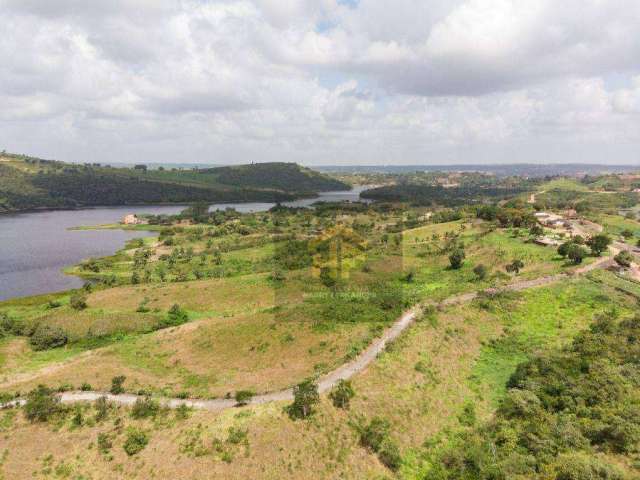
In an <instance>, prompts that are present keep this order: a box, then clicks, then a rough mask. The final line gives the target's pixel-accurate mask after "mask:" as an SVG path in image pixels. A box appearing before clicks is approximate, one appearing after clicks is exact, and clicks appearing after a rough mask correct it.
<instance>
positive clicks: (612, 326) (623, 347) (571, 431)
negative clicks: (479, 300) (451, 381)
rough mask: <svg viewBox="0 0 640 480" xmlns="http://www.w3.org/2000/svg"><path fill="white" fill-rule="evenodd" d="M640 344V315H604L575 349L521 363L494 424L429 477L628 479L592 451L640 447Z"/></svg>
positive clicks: (465, 438) (465, 439) (460, 443)
mask: <svg viewBox="0 0 640 480" xmlns="http://www.w3.org/2000/svg"><path fill="white" fill-rule="evenodd" d="M638 339H640V317H636V318H632V319H626V320H622V321H620V322H616V320H615V319H614V318H613V316H612V315H611V314H607V315H602V316H600V317H598V318H597V319H596V320H595V321H594V323H593V324H592V326H591V328H590V329H589V330H587V331H585V332H582V333H581V334H580V335H578V336H577V337H576V339H575V340H574V341H573V343H572V344H571V345H570V346H569V347H567V348H565V349H563V350H559V351H554V352H549V353H543V354H540V355H538V356H536V357H534V358H533V359H531V360H529V361H527V362H526V363H523V364H521V365H519V366H518V368H517V369H516V372H515V373H514V374H513V375H512V376H511V378H510V379H509V381H508V385H507V386H508V388H510V390H509V392H508V395H507V397H506V398H505V399H504V401H503V402H502V404H501V405H500V407H499V409H498V411H497V413H496V415H495V418H494V419H493V420H492V421H490V422H489V423H487V424H484V425H481V426H479V427H476V428H474V429H472V430H470V431H468V432H466V433H464V434H463V435H462V436H460V437H459V439H458V440H456V441H455V442H454V445H453V446H452V447H451V448H449V449H447V450H446V451H445V452H443V453H441V454H440V458H439V460H438V461H437V462H435V463H434V468H433V470H432V471H431V472H430V475H429V476H428V478H438V479H483V478H496V479H497V478H503V479H507V478H553V479H592V478H598V479H600V478H602V479H622V478H623V476H622V475H621V474H620V472H619V471H618V469H617V468H616V467H614V466H613V465H610V464H607V463H606V462H605V461H600V460H596V458H595V457H594V456H593V453H594V452H605V453H608V452H610V453H613V454H618V455H631V454H632V453H633V452H636V451H637V449H638V447H640V414H639V412H640V389H639V388H638V387H639V386H640V366H639V365H638V362H637V359H638V358H640V357H639V356H640V341H638ZM539 472H550V473H551V475H550V476H548V477H546V476H545V477H538V476H537V474H538V473H539Z"/></svg>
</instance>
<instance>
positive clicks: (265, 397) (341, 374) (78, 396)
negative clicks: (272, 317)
mask: <svg viewBox="0 0 640 480" xmlns="http://www.w3.org/2000/svg"><path fill="white" fill-rule="evenodd" d="M621 245H624V244H621ZM621 245H618V244H617V242H616V244H615V245H612V246H611V250H612V251H614V252H616V251H619V249H620V247H621ZM624 247H627V246H626V245H624ZM613 263H614V261H613V259H612V258H611V257H602V258H599V259H598V260H596V261H595V262H593V263H591V264H589V265H585V266H584V267H581V268H579V269H577V270H574V271H573V272H572V273H571V274H567V273H559V274H556V275H548V276H546V277H540V278H535V279H533V280H521V281H518V282H514V283H511V284H509V285H506V286H505V287H503V290H509V291H514V292H517V291H522V290H526V289H529V288H536V287H542V286H546V285H549V284H552V283H555V282H558V281H561V280H566V279H569V278H571V276H572V275H581V274H584V273H587V272H590V271H592V270H594V269H596V268H606V267H608V266H610V265H612V264H613ZM484 291H496V290H494V289H488V290H484ZM484 291H478V292H469V293H463V294H459V295H454V296H451V297H449V298H446V299H444V300H443V301H441V302H440V303H439V305H440V306H449V305H456V304H461V303H467V302H470V301H472V300H473V299H475V298H477V297H478V295H480V293H482V292H484ZM419 311H420V305H418V306H416V307H414V308H412V309H411V310H409V311H407V312H405V313H404V314H403V315H402V316H400V318H398V320H396V321H395V323H394V324H393V325H392V326H391V327H389V328H388V329H386V330H385V331H384V332H383V334H382V335H381V336H380V338H378V339H376V340H375V341H374V342H373V343H371V345H369V346H368V347H367V348H366V349H365V350H363V351H362V352H361V353H360V354H359V355H358V356H357V357H356V358H355V359H353V360H351V361H350V362H347V363H345V364H344V365H341V366H340V367H338V368H337V369H335V370H333V371H332V372H329V373H328V374H326V375H324V376H322V377H320V379H319V380H318V390H319V392H320V393H323V392H326V391H328V390H331V389H332V388H333V387H334V386H336V384H337V383H338V382H339V381H340V380H347V379H349V378H351V377H353V376H354V375H356V374H357V373H359V372H361V371H363V370H364V369H365V368H366V367H367V366H368V365H369V364H370V363H371V362H373V361H374V360H375V359H376V357H377V356H378V354H379V353H381V352H382V351H383V350H384V348H385V347H386V346H387V344H388V343H389V342H392V341H393V340H395V339H396V338H398V337H399V336H400V335H401V334H402V332H404V331H405V330H406V329H407V328H408V327H409V326H410V325H411V324H412V323H413V321H414V320H415V318H416V315H418V313H419ZM100 397H106V398H107V400H109V401H112V402H115V403H119V404H121V405H132V404H134V403H135V402H136V400H138V399H140V398H143V397H142V396H141V395H133V394H121V395H112V394H110V393H108V392H63V393H61V394H59V398H60V400H61V402H62V403H75V402H84V401H94V400H97V399H98V398H100ZM292 399H293V391H292V389H290V388H289V389H285V390H280V391H276V392H272V393H265V394H262V395H256V396H255V397H253V398H252V399H251V401H250V402H249V404H251V405H259V404H264V403H269V402H274V401H284V400H292ZM158 401H159V402H160V403H161V404H162V405H164V406H167V407H169V408H177V407H179V406H181V405H186V406H188V407H192V408H197V409H203V410H210V411H219V410H225V409H227V408H232V407H235V406H236V402H235V400H233V399H226V398H220V399H213V400H200V399H180V398H158ZM24 402H25V400H23V399H20V400H16V401H14V402H10V403H8V404H4V405H0V407H7V406H11V405H21V404H23V403H24Z"/></svg>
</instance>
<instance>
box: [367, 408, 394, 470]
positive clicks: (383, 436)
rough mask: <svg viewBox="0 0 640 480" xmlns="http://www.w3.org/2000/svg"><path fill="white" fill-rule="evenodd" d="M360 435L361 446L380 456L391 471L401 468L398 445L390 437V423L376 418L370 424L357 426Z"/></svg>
mask: <svg viewBox="0 0 640 480" xmlns="http://www.w3.org/2000/svg"><path fill="white" fill-rule="evenodd" d="M356 428H357V430H358V433H359V435H360V444H361V445H362V446H363V447H366V448H368V449H369V450H371V451H372V452H374V453H376V454H377V455H378V458H379V459H380V461H381V462H382V463H383V464H384V465H385V466H386V467H387V468H389V469H391V470H397V469H398V468H399V467H400V462H401V458H402V457H401V456H400V450H399V449H398V447H397V445H396V444H395V443H394V442H393V441H392V440H391V438H390V437H389V430H390V425H389V422H388V421H386V420H384V419H382V418H379V417H374V418H373V419H372V420H371V422H369V423H368V424H360V425H357V426H356Z"/></svg>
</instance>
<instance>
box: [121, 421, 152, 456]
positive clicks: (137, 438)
mask: <svg viewBox="0 0 640 480" xmlns="http://www.w3.org/2000/svg"><path fill="white" fill-rule="evenodd" d="M148 443H149V436H148V435H147V434H146V433H145V432H143V431H142V430H138V429H137V428H131V429H129V431H128V432H127V439H126V440H125V442H124V445H123V446H122V448H124V451H125V452H127V455H129V456H132V455H135V454H137V453H140V452H141V451H142V450H144V447H146V446H147V444H148Z"/></svg>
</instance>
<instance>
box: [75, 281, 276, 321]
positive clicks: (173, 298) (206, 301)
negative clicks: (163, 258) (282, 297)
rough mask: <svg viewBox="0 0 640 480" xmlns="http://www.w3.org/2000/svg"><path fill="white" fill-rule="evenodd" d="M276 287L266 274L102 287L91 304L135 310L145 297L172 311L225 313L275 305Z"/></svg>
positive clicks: (91, 298)
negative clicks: (103, 288) (267, 278)
mask: <svg viewBox="0 0 640 480" xmlns="http://www.w3.org/2000/svg"><path fill="white" fill-rule="evenodd" d="M273 297H274V291H273V287H272V286H271V285H270V284H269V283H268V282H267V280H266V276H265V275H247V276H243V277H234V278H221V279H210V280H200V281H191V282H181V283H153V284H144V285H130V286H125V287H117V288H111V289H107V290H100V291H98V292H95V293H93V294H91V295H90V296H89V298H88V302H87V303H88V304H89V306H90V307H95V308H110V307H113V306H114V305H117V306H118V308H119V309H122V310H130V311H133V310H135V309H136V308H137V307H138V305H139V304H140V302H142V301H143V300H144V299H145V298H148V299H149V302H148V303H147V307H148V308H150V309H155V308H158V309H160V310H168V309H169V308H170V307H171V306H172V305H173V304H174V303H179V304H180V306H181V307H183V308H186V309H187V310H194V311H200V312H209V311H215V312H220V313H222V314H226V313H233V312H238V311H243V310H247V309H250V308H265V307H269V306H271V305H273Z"/></svg>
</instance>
